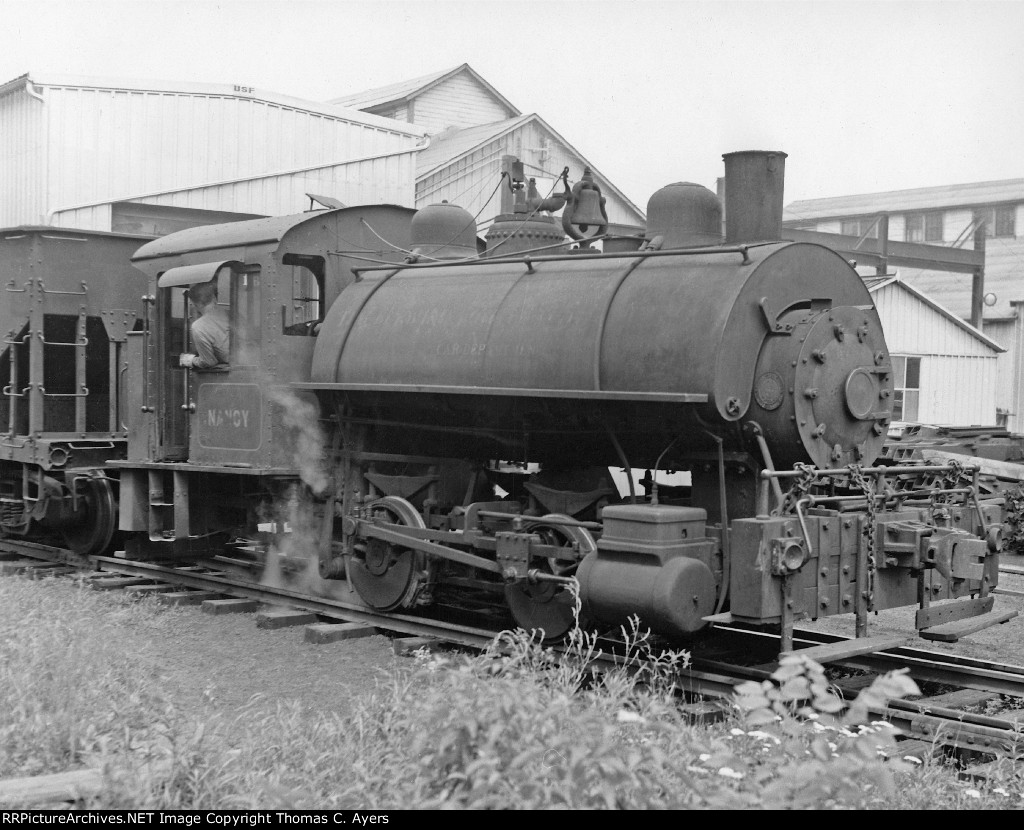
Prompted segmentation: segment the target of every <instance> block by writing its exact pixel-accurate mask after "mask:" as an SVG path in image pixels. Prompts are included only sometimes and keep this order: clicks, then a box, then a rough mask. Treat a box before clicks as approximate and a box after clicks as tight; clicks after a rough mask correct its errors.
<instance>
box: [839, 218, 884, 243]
mask: <svg viewBox="0 0 1024 830" xmlns="http://www.w3.org/2000/svg"><path fill="white" fill-rule="evenodd" d="M839 230H840V233H842V234H843V235H845V236H856V237H861V236H864V237H866V238H867V239H877V238H878V220H877V219H844V220H843V221H842V222H840V223H839Z"/></svg>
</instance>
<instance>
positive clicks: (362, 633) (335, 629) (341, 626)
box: [306, 623, 377, 644]
mask: <svg viewBox="0 0 1024 830" xmlns="http://www.w3.org/2000/svg"><path fill="white" fill-rule="evenodd" d="M376 633H377V629H376V628H374V627H373V626H370V625H363V624H362V623H313V624H312V625H307V626H306V642H307V643H317V644H323V643H336V642H338V641H339V640H355V639H358V638H360V637H372V636H373V635H374V634H376Z"/></svg>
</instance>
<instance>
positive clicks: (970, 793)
mask: <svg viewBox="0 0 1024 830" xmlns="http://www.w3.org/2000/svg"><path fill="white" fill-rule="evenodd" d="M964 795H966V796H967V797H968V798H981V792H980V791H978V790H964Z"/></svg>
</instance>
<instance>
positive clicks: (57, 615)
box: [0, 578, 1024, 810]
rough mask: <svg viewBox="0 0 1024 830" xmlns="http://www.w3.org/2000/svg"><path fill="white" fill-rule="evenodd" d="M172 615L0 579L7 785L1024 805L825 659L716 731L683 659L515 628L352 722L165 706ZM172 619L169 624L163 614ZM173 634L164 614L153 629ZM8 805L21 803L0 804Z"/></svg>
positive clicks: (383, 691)
mask: <svg viewBox="0 0 1024 830" xmlns="http://www.w3.org/2000/svg"><path fill="white" fill-rule="evenodd" d="M174 613H195V612H194V611H191V612H189V611H180V610H177V609H175V610H173V611H168V610H166V609H164V608H163V607H162V606H158V605H156V604H155V603H152V601H150V600H141V601H138V600H135V601H132V600H129V599H128V598H126V597H124V596H123V595H115V594H109V593H100V592H95V591H91V590H88V589H86V588H81V587H77V586H76V585H75V584H74V583H71V582H68V581H66V580H61V581H56V580H45V581H43V582H30V581H28V580H25V579H21V578H5V579H0V713H2V715H0V778H8V777H17V776H26V775H36V774H42V773H49V772H62V771H65V770H69V769H75V768H80V767H82V766H83V765H94V766H99V767H102V769H103V770H104V776H103V784H102V789H101V790H100V792H99V793H98V794H96V795H95V796H93V797H90V798H88V799H85V800H83V801H82V802H81V803H80V804H79V805H78V806H82V807H89V808H109V809H136V808H139V809H200V808H201V809H238V808H243V809H244V808H261V809H288V808H295V809H300V808H317V809H332V808H338V809H385V810H386V809H398V808H404V809H432V808H438V809H482V808H509V809H560V808H569V809H590V808H595V809H773V808H776V809H879V808H889V809H915V810H916V809H929V810H953V809H1020V808H1021V807H1022V806H1024V796H1022V792H1021V786H1020V784H1019V783H1018V782H1019V780H1020V779H1018V778H1015V777H1014V773H1013V770H1012V767H1011V766H1010V765H1009V764H1007V765H1006V766H1005V767H1004V768H1003V769H1002V770H1001V771H1000V770H997V772H996V773H995V775H994V776H992V777H990V778H989V780H988V782H987V783H984V784H979V783H975V782H971V781H968V780H961V778H960V777H959V776H958V774H957V772H956V770H955V769H953V768H951V767H949V766H946V765H943V764H941V763H929V764H925V765H915V764H912V763H910V762H909V761H906V760H904V759H901V758H900V757H899V753H898V750H897V749H896V748H895V744H894V735H893V734H892V730H891V729H890V728H889V727H888V726H887V725H885V724H878V723H871V722H870V721H869V720H868V718H867V715H866V705H867V703H868V701H869V700H871V699H872V697H873V698H875V699H878V698H884V697H899V696H903V695H906V694H913V693H914V692H915V691H916V690H915V688H914V687H913V683H912V682H911V681H910V680H909V679H908V678H906V677H905V676H903V675H900V674H893V675H888V676H886V677H885V678H882V679H880V680H879V681H877V682H876V684H875V685H874V686H873V687H871V688H870V689H868V690H866V691H865V693H864V694H863V696H862V698H860V699H859V702H858V703H855V704H854V705H852V706H850V707H846V706H844V705H843V704H841V703H840V702H838V700H837V699H836V698H835V697H834V696H833V695H832V694H831V692H830V690H829V688H828V686H827V683H826V682H825V679H824V675H823V673H822V670H821V667H820V666H817V665H816V664H814V663H813V662H810V661H806V660H803V659H794V660H792V661H789V662H786V663H784V664H783V665H782V666H781V667H780V670H779V672H777V673H776V677H775V678H774V680H773V681H772V682H767V681H766V682H765V683H763V684H745V685H744V686H742V687H740V688H739V689H738V692H737V695H736V697H735V699H734V705H733V712H732V715H731V716H730V717H729V719H728V720H727V721H726V722H725V723H724V724H719V725H716V726H714V727H703V726H693V725H690V724H688V723H687V722H686V720H685V719H684V717H683V715H682V713H681V712H680V710H679V707H678V706H677V705H676V701H675V699H674V697H673V695H672V678H673V674H674V672H675V671H677V670H678V669H679V668H680V667H681V666H683V665H684V664H685V662H686V659H687V655H685V654H684V653H677V654H672V655H666V656H664V657H663V658H662V659H661V662H660V664H659V665H658V666H657V667H656V668H654V669H653V670H643V671H639V672H637V671H636V670H637V669H638V667H639V666H640V660H641V658H643V657H644V656H646V655H645V651H646V648H647V646H646V642H645V638H644V637H643V636H642V635H641V634H639V633H637V632H636V631H633V632H630V633H629V636H630V639H631V640H632V643H633V651H632V653H633V655H634V659H633V662H632V664H631V665H627V666H623V667H621V669H620V670H615V671H608V672H604V673H602V674H600V675H598V676H594V675H593V674H592V673H591V671H590V669H589V668H588V666H587V657H588V655H590V654H591V653H592V650H593V647H594V646H593V642H592V641H590V640H588V639H587V638H586V637H583V636H577V638H576V640H575V641H574V643H573V647H572V648H571V649H570V652H571V657H570V658H569V659H561V658H559V657H558V656H556V655H555V654H554V653H553V652H552V651H551V650H549V649H544V648H541V647H540V646H538V645H537V644H536V643H534V642H532V641H530V639H529V638H528V637H526V636H525V635H520V634H507V635H505V636H504V637H503V638H502V639H501V640H500V641H497V642H496V643H495V645H494V646H493V647H492V649H491V650H490V651H489V652H488V653H486V654H483V655H479V656H466V655H461V654H451V653H448V654H429V653H425V652H424V653H419V654H417V656H416V657H415V658H414V659H413V660H410V661H408V665H407V667H405V668H402V669H400V670H398V671H396V672H394V673H393V674H391V675H390V676H389V677H388V678H387V679H386V681H385V682H382V683H380V684H379V685H378V687H377V689H376V691H375V692H373V693H372V694H368V695H367V696H365V697H364V698H363V699H361V700H359V701H358V702H357V704H356V706H355V708H354V710H353V712H354V713H353V714H352V715H351V716H349V717H344V718H343V717H340V716H337V715H331V714H324V713H323V712H311V711H309V710H307V709H303V708H302V707H300V706H299V705H298V704H297V703H288V702H279V701H269V700H265V699H260V698H256V699H254V700H253V701H251V702H250V703H249V705H248V706H246V707H245V708H244V709H243V710H241V711H239V712H237V713H235V714H232V715H231V716H226V715H224V714H222V713H217V712H216V711H215V710H212V709H211V710H209V711H200V712H198V713H197V712H195V711H185V710H183V708H182V706H181V705H180V704H178V703H176V702H175V701H174V700H171V699H168V697H167V696H166V693H165V692H164V691H163V690H162V688H161V686H160V684H159V683H158V682H157V679H156V674H155V672H154V671H153V667H151V666H149V665H147V664H146V662H145V660H144V659H143V658H142V657H141V656H140V655H139V653H138V651H137V650H136V649H133V648H132V646H131V644H132V643H133V642H137V641H138V632H139V631H143V632H144V631H147V630H153V620H152V618H153V616H154V615H159V614H174ZM171 622H173V621H171ZM165 624H167V620H166V619H165V620H162V621H161V625H165ZM2 806H4V807H18V806H22V805H14V804H10V805H2Z"/></svg>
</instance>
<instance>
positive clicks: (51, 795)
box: [0, 769, 103, 807]
mask: <svg viewBox="0 0 1024 830" xmlns="http://www.w3.org/2000/svg"><path fill="white" fill-rule="evenodd" d="M102 783H103V773H102V772H101V771H100V770H98V769H76V770H71V771H70V772H57V773H54V774H53V775H37V776H35V777H34V778H8V779H7V780H6V781H0V807H8V806H9V805H12V806H18V807H30V806H32V805H36V804H52V803H54V802H58V801H75V800H76V799H78V798H83V797H88V796H90V795H95V794H96V793H97V792H98V791H99V789H100V786H101V785H102Z"/></svg>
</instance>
